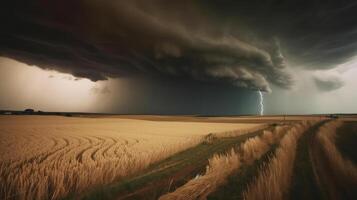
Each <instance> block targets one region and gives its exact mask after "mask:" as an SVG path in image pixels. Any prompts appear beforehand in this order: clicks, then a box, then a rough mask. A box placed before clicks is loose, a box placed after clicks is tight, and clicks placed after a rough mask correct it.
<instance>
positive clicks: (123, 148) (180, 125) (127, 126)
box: [0, 116, 263, 199]
mask: <svg viewBox="0 0 357 200" xmlns="http://www.w3.org/2000/svg"><path fill="white" fill-rule="evenodd" d="M261 125H263V124H232V123H226V124H222V123H220V124H219V126H217V125H216V124H215V123H202V122H157V121H156V122H155V121H147V120H135V119H120V118H80V117H72V118H71V117H60V116H0V152H1V154H0V160H1V161H0V179H1V185H0V192H1V197H2V198H1V199H3V198H5V199H8V198H9V199H58V198H62V197H65V196H67V195H69V194H75V193H81V192H83V191H85V190H86V189H88V188H91V187H94V186H98V185H103V184H108V183H111V182H113V181H117V180H120V179H121V178H122V177H125V176H129V175H131V174H133V173H136V172H138V171H140V170H143V169H145V168H146V167H147V166H149V165H150V164H152V163H155V162H157V161H159V160H162V159H164V158H166V157H168V156H170V155H172V154H174V153H176V152H179V151H182V150H184V149H186V148H189V147H192V146H195V145H197V144H199V143H200V142H201V141H202V138H203V136H205V135H207V134H209V133H230V134H242V133H244V131H247V130H250V129H252V128H259V127H260V126H261ZM232 131H233V132H232ZM240 131H243V132H240Z"/></svg>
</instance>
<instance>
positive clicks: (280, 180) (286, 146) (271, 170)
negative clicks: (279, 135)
mask: <svg viewBox="0 0 357 200" xmlns="http://www.w3.org/2000/svg"><path fill="white" fill-rule="evenodd" d="M307 127H309V123H306V122H304V123H302V124H298V125H295V126H294V127H293V128H292V129H290V130H289V131H288V133H287V134H286V135H285V136H284V137H283V139H282V140H281V142H280V147H279V148H278V149H277V151H276V154H275V157H273V158H272V159H270V161H269V162H268V164H267V165H266V166H264V167H263V169H262V170H261V171H260V173H259V175H258V176H257V177H256V178H255V179H254V181H253V182H252V183H251V184H250V185H249V186H248V189H247V190H246V191H245V192H244V193H243V196H244V199H247V200H255V199H274V200H279V199H284V195H286V194H287V191H288V188H289V185H290V182H291V180H290V179H291V175H292V170H293V165H294V159H295V154H296V146H297V140H298V138H299V137H300V136H301V135H302V133H303V132H304V131H305V130H306V128H307Z"/></svg>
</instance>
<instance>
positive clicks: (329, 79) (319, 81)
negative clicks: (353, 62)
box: [314, 76, 345, 92]
mask: <svg viewBox="0 0 357 200" xmlns="http://www.w3.org/2000/svg"><path fill="white" fill-rule="evenodd" d="M314 81H315V84H316V86H317V88H318V89H319V90H321V91H323V92H328V91H333V90H337V89H340V88H341V87H343V86H344V85H345V84H344V82H343V81H342V80H341V79H340V78H338V77H337V76H324V77H318V76H315V77H314Z"/></svg>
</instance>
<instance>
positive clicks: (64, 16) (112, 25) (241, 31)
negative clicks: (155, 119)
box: [0, 0, 357, 115]
mask: <svg viewBox="0 0 357 200" xmlns="http://www.w3.org/2000/svg"><path fill="white" fill-rule="evenodd" d="M356 13H357V3H356V2H355V1H352V0H349V1H347V0H340V1H317V0H310V1H302V0H300V1H294V0H292V1H281V0H279V1H278V0H265V1H261V0H260V1H258V0H252V1H235V0H190V1H189V0H180V1H179V0H170V1H169V0H132V1H124V0H115V1H114V0H108V1H101V0H76V1H73V0H52V1H48V0H33V1H25V0H13V1H11V2H6V3H2V6H1V8H0V22H1V26H2V27H1V29H0V78H1V85H0V109H11V110H22V109H25V108H29V107H30V108H34V109H36V110H43V111H66V112H105V113H123V114H200V115H245V114H259V113H260V106H259V105H260V96H259V91H261V92H262V93H263V99H264V100H263V103H264V114H318V113H356V112H357V104H355V102H356V100H357V93H356V88H357V79H356V78H355V77H357V23H356V22H355V21H356V20H355V19H356V18H357V14H356Z"/></svg>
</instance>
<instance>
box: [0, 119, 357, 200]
mask: <svg viewBox="0 0 357 200" xmlns="http://www.w3.org/2000/svg"><path fill="white" fill-rule="evenodd" d="M354 120H355V119H354V118H353V117H351V116H348V117H346V118H345V117H339V118H338V119H328V117H325V116H268V117H195V116H104V117H101V116H90V117H89V116H88V117H87V116H73V117H61V116H0V152H1V154H0V180H1V181H0V195H1V196H0V197H1V199H161V200H170V199H185V200H186V199H264V198H268V199H356V197H357V196H356V192H355V191H354V188H356V186H357V167H356V163H355V152H356V151H355V150H356V149H355V148H356V147H355V145H354V142H353V141H356V140H357V138H356V133H357V132H356V127H357V122H354ZM261 195H263V196H261Z"/></svg>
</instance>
